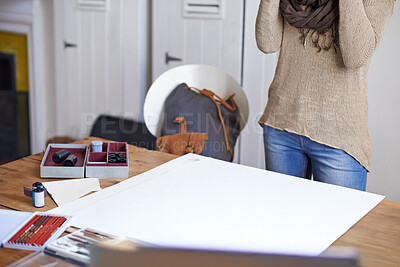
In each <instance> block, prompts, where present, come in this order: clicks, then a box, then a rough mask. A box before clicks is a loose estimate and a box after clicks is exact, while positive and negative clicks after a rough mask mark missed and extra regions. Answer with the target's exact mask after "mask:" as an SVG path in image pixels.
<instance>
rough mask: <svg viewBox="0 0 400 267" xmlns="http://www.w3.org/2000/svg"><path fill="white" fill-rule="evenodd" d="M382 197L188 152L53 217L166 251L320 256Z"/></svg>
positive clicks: (67, 207) (57, 210) (75, 204)
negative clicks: (63, 216)
mask: <svg viewBox="0 0 400 267" xmlns="http://www.w3.org/2000/svg"><path fill="white" fill-rule="evenodd" d="M382 199H383V197H382V196H379V195H375V194H371V193H366V192H361V191H356V190H352V189H348V188H343V187H338V186H333V185H329V184H323V183H319V182H314V181H309V180H306V179H300V178H295V177H291V176H287V175H282V174H277V173H273V172H268V171H265V170H261V169H256V168H251V167H246V166H243V165H237V164H233V163H228V162H223V161H219V160H215V159H211V158H205V157H202V156H198V155H186V156H183V157H180V158H178V159H176V160H173V161H171V162H168V163H166V164H164V165H162V166H160V167H158V168H155V169H153V170H151V171H149V172H146V173H144V174H142V175H139V176H136V177H133V178H131V179H129V180H126V181H124V182H122V183H119V184H117V185H115V186H113V187H109V188H107V189H104V190H102V191H100V192H97V193H95V194H92V195H90V196H88V197H85V198H82V199H79V200H76V201H74V202H71V203H69V204H67V205H65V206H63V207H59V208H56V209H54V210H52V211H51V212H54V213H65V214H69V215H73V216H74V217H73V219H72V220H71V224H73V225H75V226H79V227H91V228H94V229H98V230H101V231H105V232H108V233H110V234H114V235H120V236H128V237H133V238H136V239H140V240H143V241H146V242H149V243H152V244H155V245H161V246H169V247H171V246H172V247H184V248H200V249H217V250H236V251H252V252H267V253H282V254H298V255H318V254H320V253H321V252H323V251H324V250H325V249H326V248H327V247H329V245H331V244H332V243H333V242H334V241H335V240H336V239H337V238H339V237H340V236H341V235H342V234H343V233H345V232H346V231H347V230H348V229H349V228H350V227H351V226H353V225H354V224H355V223H356V222H357V221H358V220H360V219H361V218H362V217H363V216H364V215H365V214H367V213H368V212H369V211H370V210H371V209H372V208H374V207H375V206H376V205H377V204H378V203H379V202H380V201H382Z"/></svg>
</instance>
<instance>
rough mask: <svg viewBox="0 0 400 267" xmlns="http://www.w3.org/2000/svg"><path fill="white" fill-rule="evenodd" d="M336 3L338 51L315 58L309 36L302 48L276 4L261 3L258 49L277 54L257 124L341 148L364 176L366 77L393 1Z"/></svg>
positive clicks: (367, 160)
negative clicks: (356, 162)
mask: <svg viewBox="0 0 400 267" xmlns="http://www.w3.org/2000/svg"><path fill="white" fill-rule="evenodd" d="M338 1H339V50H338V51H337V53H335V51H334V49H333V48H331V49H330V50H329V51H324V50H322V51H321V52H319V53H318V52H317V48H315V47H314V46H313V44H312V42H311V39H310V38H311V37H310V36H307V37H308V38H307V42H306V45H305V46H304V44H302V43H301V40H300V39H299V37H300V35H301V34H300V33H299V29H297V28H295V27H293V26H291V25H290V24H288V23H287V22H285V21H284V20H283V18H282V16H281V14H280V11H279V4H280V0H261V2H260V6H259V10H258V16H257V22H256V40H257V45H258V48H259V49H260V50H261V51H263V52H264V53H273V52H277V51H279V50H280V55H279V61H278V66H277V68H276V72H275V78H274V80H273V82H272V84H271V86H270V88H269V92H268V103H267V106H266V108H265V111H264V114H263V116H262V117H261V119H260V123H265V124H267V125H269V126H271V127H274V128H277V129H281V130H287V131H289V132H293V133H296V134H299V135H304V136H307V137H309V138H310V139H312V140H314V141H316V142H319V143H322V144H325V145H328V146H330V147H334V148H339V149H342V150H344V151H345V152H347V153H348V154H349V155H351V156H352V157H354V158H355V159H356V160H357V161H358V162H360V163H361V165H363V166H364V167H365V168H366V169H367V170H368V171H369V170H370V167H371V142H370V138H369V133H368V126H367V120H368V101H367V74H368V68H369V63H370V60H371V57H372V55H373V53H374V51H375V49H376V48H377V46H378V43H379V41H380V40H381V39H382V36H383V33H384V31H385V29H386V26H387V24H388V21H389V19H390V17H391V15H392V13H393V6H394V0H338ZM320 39H323V38H320ZM307 44H308V45H307Z"/></svg>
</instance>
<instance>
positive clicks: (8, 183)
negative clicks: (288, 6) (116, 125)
mask: <svg viewBox="0 0 400 267" xmlns="http://www.w3.org/2000/svg"><path fill="white" fill-rule="evenodd" d="M93 140H102V139H100V138H93V137H89V138H87V139H83V140H80V141H77V142H75V143H77V144H89V143H90V142H91V141H93ZM102 141H106V140H102ZM42 157H43V153H39V154H36V155H32V156H29V157H25V158H22V159H19V160H17V161H14V162H10V163H7V164H4V165H1V166H0V188H1V189H2V190H1V191H0V208H5V209H13V210H20V211H29V212H34V211H47V210H49V209H52V208H55V207H57V206H56V204H55V202H54V201H53V200H52V199H51V198H50V197H46V200H45V202H46V205H45V207H43V208H35V207H34V206H33V205H32V199H31V198H29V197H26V196H25V195H24V193H23V187H24V186H26V187H31V186H32V184H33V183H34V182H37V181H39V182H47V181H55V180H60V179H43V178H40V162H41V160H42ZM174 158H176V156H174V155H171V154H166V153H161V152H157V151H150V150H147V149H143V148H138V147H134V146H131V145H130V146H129V166H130V168H129V177H132V176H135V175H138V174H140V173H143V172H145V171H148V170H150V169H152V168H154V167H156V166H159V165H161V164H163V163H165V162H167V161H170V160H172V159H174ZM122 180H124V179H100V184H101V187H102V188H105V187H108V186H111V185H114V184H116V183H118V182H120V181H122ZM332 246H345V247H353V248H356V249H358V250H359V251H360V255H361V257H360V259H361V260H360V264H361V266H368V267H369V266H371V267H372V266H400V204H399V203H394V202H389V201H382V202H381V203H380V204H379V205H378V206H376V207H375V208H374V209H373V210H372V211H371V212H369V213H368V214H367V215H366V216H365V217H364V218H362V219H361V220H360V221H359V222H358V223H357V224H355V225H354V226H353V227H352V228H351V229H350V230H349V231H347V232H346V233H345V234H344V235H343V236H342V237H340V238H339V239H338V240H337V241H336V242H335V243H334V244H333V245H332ZM30 253H31V252H29V251H22V250H13V249H5V248H0V266H6V265H8V264H10V263H12V262H15V261H16V260H18V259H20V258H22V257H24V256H26V255H28V254H30Z"/></svg>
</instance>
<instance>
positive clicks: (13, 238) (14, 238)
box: [7, 214, 40, 243]
mask: <svg viewBox="0 0 400 267" xmlns="http://www.w3.org/2000/svg"><path fill="white" fill-rule="evenodd" d="M39 217H40V216H39V215H37V214H36V215H35V216H33V217H32V218H31V219H30V220H29V221H28V222H27V223H26V224H25V225H24V226H23V227H21V229H19V230H18V232H16V233H15V235H13V237H11V238H10V239H9V240H8V242H7V243H13V242H14V241H15V240H16V239H17V238H18V237H19V236H20V235H21V234H22V233H23V232H25V231H26V229H28V227H29V226H31V225H32V223H33V222H35V221H36V220H37V219H38V218H39Z"/></svg>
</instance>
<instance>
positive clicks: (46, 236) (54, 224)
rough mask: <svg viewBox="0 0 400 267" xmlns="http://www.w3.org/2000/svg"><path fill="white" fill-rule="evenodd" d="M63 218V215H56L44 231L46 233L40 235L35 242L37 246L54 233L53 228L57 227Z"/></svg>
mask: <svg viewBox="0 0 400 267" xmlns="http://www.w3.org/2000/svg"><path fill="white" fill-rule="evenodd" d="M63 219H64V218H63V217H57V219H56V220H55V221H54V222H53V223H52V225H51V226H50V228H49V229H48V230H47V231H46V233H45V234H44V235H43V236H41V238H40V239H39V240H37V241H36V242H35V244H36V245H38V246H41V245H43V244H44V243H45V242H46V240H47V239H48V238H49V237H50V236H51V235H52V234H53V233H54V231H55V229H56V228H58V227H57V226H58V225H59V223H60V222H61V221H63Z"/></svg>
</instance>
